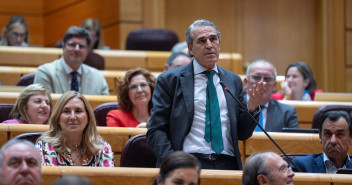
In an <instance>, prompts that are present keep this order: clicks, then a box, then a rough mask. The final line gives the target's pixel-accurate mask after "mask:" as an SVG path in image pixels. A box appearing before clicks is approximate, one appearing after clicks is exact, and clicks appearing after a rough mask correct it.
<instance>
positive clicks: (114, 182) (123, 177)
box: [42, 166, 352, 185]
mask: <svg viewBox="0 0 352 185" xmlns="http://www.w3.org/2000/svg"><path fill="white" fill-rule="evenodd" d="M158 172H159V169H158V168H122V167H115V168H101V167H100V168H99V167H65V166H61V167H53V166H43V167H42V173H43V183H42V185H50V184H52V183H53V181H54V180H56V179H58V178H59V177H60V176H62V175H81V176H85V177H87V178H89V179H90V180H91V181H92V183H93V184H94V185H106V184H109V185H121V184H123V185H151V184H152V183H153V181H154V177H155V176H156V175H157V174H158ZM242 173H243V172H242V171H240V170H201V174H200V179H201V182H200V184H202V185H214V184H228V185H230V184H231V185H241V184H242V182H241V181H242ZM293 180H294V184H295V185H331V184H334V185H336V184H339V185H340V184H341V185H347V184H351V181H352V176H351V175H340V174H320V173H314V174H313V173H296V174H295V177H294V178H293Z"/></svg>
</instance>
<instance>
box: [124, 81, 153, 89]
mask: <svg viewBox="0 0 352 185" xmlns="http://www.w3.org/2000/svg"><path fill="white" fill-rule="evenodd" d="M149 84H150V82H142V83H140V84H130V85H128V88H129V89H130V90H131V91H136V90H137V89H138V87H141V89H146V88H147V87H148V86H149Z"/></svg>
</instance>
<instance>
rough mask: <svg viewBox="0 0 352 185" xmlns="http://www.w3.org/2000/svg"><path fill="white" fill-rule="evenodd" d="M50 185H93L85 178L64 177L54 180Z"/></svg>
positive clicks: (75, 176)
mask: <svg viewBox="0 0 352 185" xmlns="http://www.w3.org/2000/svg"><path fill="white" fill-rule="evenodd" d="M52 185H93V183H92V182H91V181H90V180H89V179H88V178H87V177H83V176H77V175H65V176H62V177H61V178H60V179H58V180H56V181H55V182H54V183H53V184H52Z"/></svg>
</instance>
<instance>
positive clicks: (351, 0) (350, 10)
mask: <svg viewBox="0 0 352 185" xmlns="http://www.w3.org/2000/svg"><path fill="white" fill-rule="evenodd" d="M345 12H346V20H345V24H346V28H348V29H352V0H345Z"/></svg>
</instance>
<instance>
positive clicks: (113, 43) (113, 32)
mask: <svg viewBox="0 0 352 185" xmlns="http://www.w3.org/2000/svg"><path fill="white" fill-rule="evenodd" d="M119 29H120V26H119V25H118V24H113V25H111V26H108V27H104V29H103V33H104V45H105V46H109V47H110V48H112V49H116V48H120V46H119V43H120V36H119V33H120V30H119Z"/></svg>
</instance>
